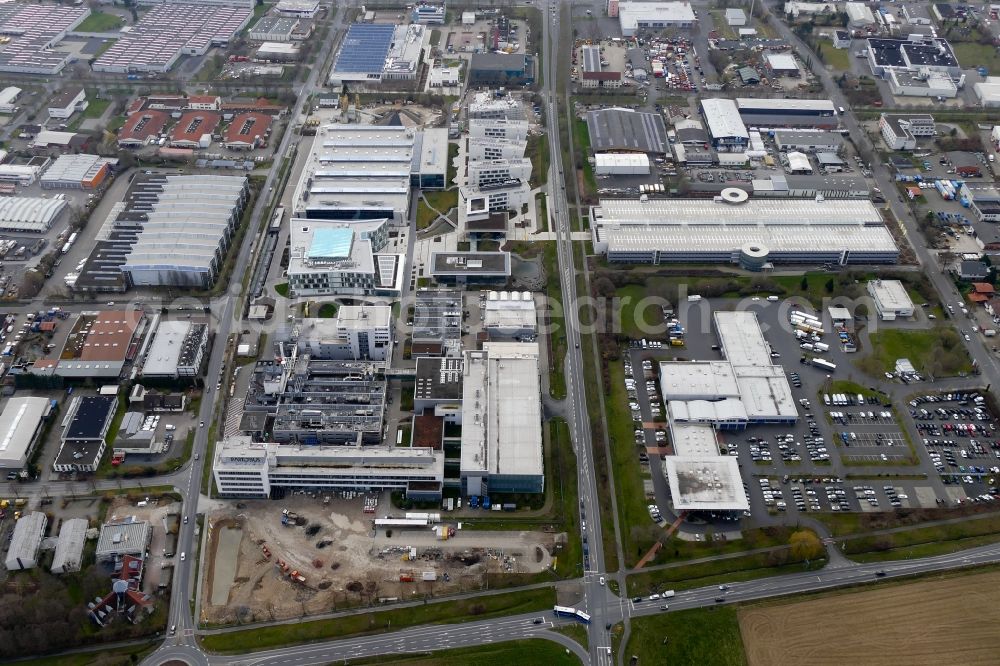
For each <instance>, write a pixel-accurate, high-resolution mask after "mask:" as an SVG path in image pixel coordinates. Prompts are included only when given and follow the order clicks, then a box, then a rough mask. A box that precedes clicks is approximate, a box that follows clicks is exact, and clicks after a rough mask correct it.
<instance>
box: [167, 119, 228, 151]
mask: <svg viewBox="0 0 1000 666" xmlns="http://www.w3.org/2000/svg"><path fill="white" fill-rule="evenodd" d="M221 120H222V117H221V116H220V115H219V114H218V113H215V112H214V111H188V112H187V113H185V114H184V115H182V116H181V117H180V119H179V120H178V121H177V124H176V125H174V128H173V130H171V132H170V146H171V147H172V148H208V147H209V146H211V145H212V133H213V132H215V128H216V127H218V126H219V122H220V121H221Z"/></svg>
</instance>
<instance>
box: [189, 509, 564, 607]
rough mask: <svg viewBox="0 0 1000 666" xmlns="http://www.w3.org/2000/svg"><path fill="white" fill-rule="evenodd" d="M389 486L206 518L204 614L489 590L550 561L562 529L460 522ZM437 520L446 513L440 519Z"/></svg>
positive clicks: (356, 603)
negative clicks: (399, 505) (404, 503)
mask: <svg viewBox="0 0 1000 666" xmlns="http://www.w3.org/2000/svg"><path fill="white" fill-rule="evenodd" d="M448 518H449V515H448V514H447V513H443V514H442V513H438V512H434V513H406V512H403V511H401V510H394V509H392V507H391V505H390V504H389V495H388V493H383V494H380V495H376V494H363V493H360V492H344V493H329V494H323V493H311V494H306V493H296V494H293V495H289V496H288V497H286V498H285V499H283V500H280V501H266V500H251V501H245V502H240V503H238V504H234V505H233V506H232V507H231V508H229V507H227V508H225V509H220V510H217V511H215V512H212V513H210V514H208V515H207V516H206V519H207V522H206V527H207V529H208V530H209V534H208V550H207V551H206V557H205V572H206V575H205V576H204V578H203V580H202V582H201V585H202V589H201V618H200V619H201V621H202V622H207V623H211V624H233V623H246V622H255V621H265V620H274V619H285V618H290V617H300V616H303V615H309V614H314V613H321V612H330V611H332V610H336V609H343V608H349V607H354V606H367V605H373V604H380V603H383V604H384V603H392V602H395V601H402V600H408V599H414V598H426V597H433V596H441V595H447V594H453V593H457V592H462V591H469V590H478V589H486V588H488V587H489V584H490V583H489V578H490V576H491V575H495V574H531V573H537V572H540V571H544V570H546V569H548V568H550V567H551V566H552V564H553V558H552V551H553V548H554V546H555V544H556V542H557V541H558V540H559V539H560V538H564V535H558V534H552V533H544V532H506V531H504V532H490V531H483V530H468V529H462V525H461V522H458V521H452V520H448ZM442 519H443V520H442Z"/></svg>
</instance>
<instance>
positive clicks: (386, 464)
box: [212, 436, 444, 500]
mask: <svg viewBox="0 0 1000 666" xmlns="http://www.w3.org/2000/svg"><path fill="white" fill-rule="evenodd" d="M212 472H213V475H214V476H215V483H216V486H217V487H218V489H219V494H220V495H222V496H224V497H264V498H266V497H271V496H272V493H273V492H274V491H291V490H318V491H331V490H354V491H362V492H365V491H372V490H401V491H404V492H405V493H406V496H407V497H408V498H410V499H414V500H434V499H440V497H441V489H442V486H443V484H444V452H442V451H435V450H434V449H429V448H409V447H405V448H404V447H400V448H395V447H383V446H362V447H359V446H316V445H308V446H299V445H295V444H274V443H260V442H254V441H252V440H251V439H250V437H247V436H237V437H230V438H228V439H225V440H222V441H221V442H219V443H218V444H217V445H216V452H215V459H214V460H213V466H212Z"/></svg>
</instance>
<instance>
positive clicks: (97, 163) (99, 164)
mask: <svg viewBox="0 0 1000 666" xmlns="http://www.w3.org/2000/svg"><path fill="white" fill-rule="evenodd" d="M116 164H118V160H117V159H114V158H111V157H101V156H99V155H87V154H85V153H80V154H77V155H60V156H59V157H57V158H56V159H55V161H54V162H52V164H51V165H50V166H49V168H48V169H46V170H45V173H44V174H42V177H41V179H40V181H41V185H42V189H43V190H53V189H70V190H92V189H95V188H97V187H100V186H101V185H103V184H104V182H105V181H106V180H107V179H108V176H109V175H110V174H111V170H112V169H113V168H114V166H115V165H116Z"/></svg>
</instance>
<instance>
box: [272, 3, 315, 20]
mask: <svg viewBox="0 0 1000 666" xmlns="http://www.w3.org/2000/svg"><path fill="white" fill-rule="evenodd" d="M274 8H275V10H277V12H278V14H280V15H281V16H294V17H296V18H305V19H311V18H315V17H316V14H317V13H318V12H319V0H280V1H279V2H278V4H276V5H275V6H274Z"/></svg>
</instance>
